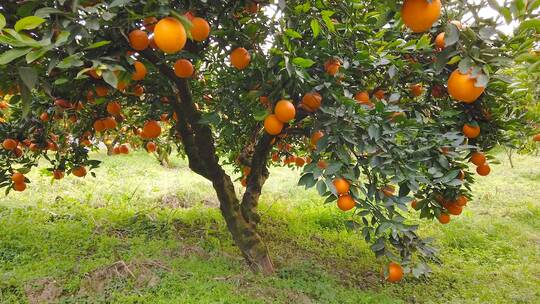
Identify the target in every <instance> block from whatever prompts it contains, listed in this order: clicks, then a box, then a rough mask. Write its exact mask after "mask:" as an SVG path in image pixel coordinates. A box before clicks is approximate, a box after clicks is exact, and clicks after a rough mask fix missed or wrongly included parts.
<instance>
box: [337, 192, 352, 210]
mask: <svg viewBox="0 0 540 304" xmlns="http://www.w3.org/2000/svg"><path fill="white" fill-rule="evenodd" d="M337 205H338V208H339V209H341V210H342V211H349V210H351V209H352V208H354V207H355V206H356V202H355V201H354V199H353V198H352V196H350V195H348V194H345V195H342V196H340V197H339V198H338V200H337Z"/></svg>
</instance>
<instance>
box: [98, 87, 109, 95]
mask: <svg viewBox="0 0 540 304" xmlns="http://www.w3.org/2000/svg"><path fill="white" fill-rule="evenodd" d="M108 94H109V89H108V88H107V87H105V86H97V87H96V95H97V96H98V97H105V96H107V95H108Z"/></svg>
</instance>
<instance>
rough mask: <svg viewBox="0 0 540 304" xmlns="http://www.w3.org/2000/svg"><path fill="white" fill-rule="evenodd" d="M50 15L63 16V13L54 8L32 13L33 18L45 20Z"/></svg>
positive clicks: (41, 9)
mask: <svg viewBox="0 0 540 304" xmlns="http://www.w3.org/2000/svg"><path fill="white" fill-rule="evenodd" d="M52 14H65V13H64V12H62V11H61V10H58V9H56V8H52V7H44V8H40V9H38V10H37V11H36V12H35V13H34V16H38V17H41V18H46V17H49V16H50V15H52Z"/></svg>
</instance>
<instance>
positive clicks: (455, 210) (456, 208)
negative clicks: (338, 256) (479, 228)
mask: <svg viewBox="0 0 540 304" xmlns="http://www.w3.org/2000/svg"><path fill="white" fill-rule="evenodd" d="M446 209H448V213H450V214H452V215H460V214H461V212H462V211H463V207H462V206H460V205H458V204H457V203H451V204H449V205H448V206H447V207H446Z"/></svg>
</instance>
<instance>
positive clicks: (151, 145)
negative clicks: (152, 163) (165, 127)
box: [146, 142, 156, 153]
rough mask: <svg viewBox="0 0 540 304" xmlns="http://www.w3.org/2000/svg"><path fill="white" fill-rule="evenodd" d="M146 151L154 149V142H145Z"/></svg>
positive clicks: (151, 151) (153, 150)
mask: <svg viewBox="0 0 540 304" xmlns="http://www.w3.org/2000/svg"><path fill="white" fill-rule="evenodd" d="M146 151H148V153H153V152H155V151H156V144H155V143H154V142H148V143H147V144H146Z"/></svg>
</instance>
